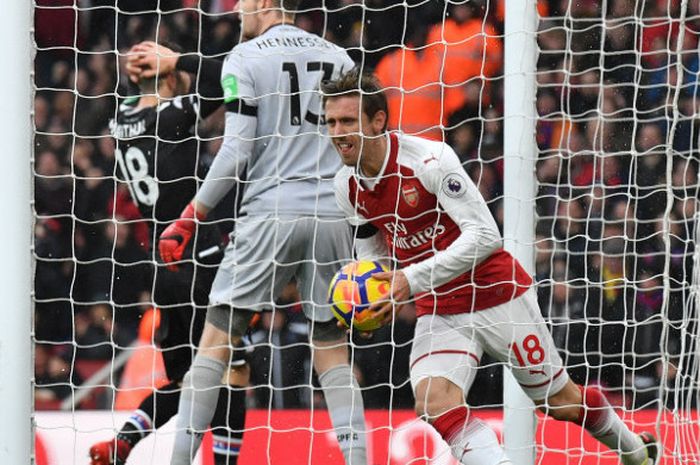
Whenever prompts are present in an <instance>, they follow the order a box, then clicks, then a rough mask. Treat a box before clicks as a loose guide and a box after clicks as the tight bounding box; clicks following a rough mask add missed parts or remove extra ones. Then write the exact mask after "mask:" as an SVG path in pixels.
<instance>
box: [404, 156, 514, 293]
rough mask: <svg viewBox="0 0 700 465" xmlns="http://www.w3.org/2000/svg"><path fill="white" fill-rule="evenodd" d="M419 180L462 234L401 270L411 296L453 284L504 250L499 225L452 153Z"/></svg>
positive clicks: (426, 168)
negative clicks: (431, 254)
mask: <svg viewBox="0 0 700 465" xmlns="http://www.w3.org/2000/svg"><path fill="white" fill-rule="evenodd" d="M418 176H419V178H420V180H421V182H422V183H423V184H424V186H425V187H426V189H428V190H429V191H430V192H432V193H434V194H435V195H436V196H437V199H438V202H439V205H440V206H441V207H442V208H443V209H444V211H445V213H446V214H447V215H449V217H450V218H451V219H452V220H453V221H454V222H455V223H456V224H457V225H458V226H459V229H460V231H461V234H460V235H459V237H458V238H457V239H456V240H455V241H454V242H453V243H452V244H450V245H449V246H448V247H447V248H446V249H444V250H442V251H439V252H436V253H435V255H433V256H432V257H430V258H428V259H426V260H423V261H421V262H418V263H415V264H413V265H409V266H407V267H406V268H404V269H403V270H402V271H403V273H404V275H405V277H406V280H407V281H408V285H409V286H410V289H411V293H412V294H416V293H419V292H427V291H429V290H431V289H434V288H435V287H437V286H440V285H442V284H445V283H447V282H449V281H452V280H453V279H455V278H456V277H458V276H459V275H461V274H464V273H466V272H467V271H469V270H470V269H472V268H473V267H475V266H476V265H478V264H479V263H481V262H482V261H483V260H484V259H486V258H487V257H489V256H490V255H491V254H492V253H493V252H494V251H496V250H497V249H499V248H500V247H502V239H501V235H500V233H499V231H498V227H497V226H496V221H495V220H494V218H493V216H492V215H491V212H490V211H489V209H488V206H487V205H486V202H485V201H484V199H483V197H482V196H481V194H480V193H479V190H478V189H477V187H476V186H475V185H474V183H473V182H472V181H471V179H470V178H469V176H468V175H467V173H466V172H465V171H464V168H463V167H462V165H461V164H460V162H459V159H458V158H457V155H455V153H454V152H453V151H452V149H450V148H449V147H445V150H444V152H443V153H442V155H441V156H440V159H439V160H435V161H432V162H430V163H428V164H427V165H426V167H425V170H424V171H423V172H422V173H419V175H418Z"/></svg>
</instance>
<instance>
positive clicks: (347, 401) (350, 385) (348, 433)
mask: <svg viewBox="0 0 700 465" xmlns="http://www.w3.org/2000/svg"><path fill="white" fill-rule="evenodd" d="M318 380H319V382H320V383H321V387H322V388H323V394H324V396H325V398H326V405H327V406H328V413H329V414H330V417H331V421H332V422H333V427H334V428H335V433H336V436H337V438H338V445H339V446H340V450H341V451H342V452H343V457H345V463H346V465H367V452H366V445H365V435H366V427H365V408H364V403H363V402H362V393H361V392H360V387H359V386H358V384H357V381H356V380H355V377H354V376H353V374H352V369H351V368H350V366H349V365H339V366H336V367H333V368H331V369H330V370H328V371H326V372H325V373H323V374H321V375H320V376H319V377H318Z"/></svg>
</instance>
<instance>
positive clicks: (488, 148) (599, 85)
mask: <svg viewBox="0 0 700 465" xmlns="http://www.w3.org/2000/svg"><path fill="white" fill-rule="evenodd" d="M35 3H36V9H35V21H36V29H35V40H36V47H37V49H36V50H37V53H36V60H35V76H34V83H35V89H36V94H35V99H34V124H35V140H34V172H35V196H34V199H35V202H34V208H35V212H36V225H35V243H34V245H35V249H34V251H35V256H36V276H35V280H36V281H35V302H36V311H35V340H36V358H35V363H36V383H37V405H42V406H45V407H56V406H57V405H58V403H59V402H60V401H61V400H62V399H65V398H66V397H68V396H70V395H71V394H72V390H71V388H70V384H71V383H72V384H73V385H79V384H80V383H81V382H83V381H84V380H86V379H89V378H90V376H92V375H94V373H95V372H96V371H98V369H99V368H100V367H102V366H104V364H107V363H111V362H112V360H114V357H115V356H116V355H117V354H118V353H119V352H120V351H121V350H123V349H124V348H126V347H128V346H129V345H130V344H132V343H133V342H134V340H135V339H136V337H137V332H138V326H139V322H140V319H141V315H142V314H143V313H144V312H145V311H146V310H147V309H148V308H150V306H151V304H150V302H151V300H152V299H151V290H152V285H153V283H152V279H151V273H150V266H151V260H152V257H151V252H150V251H151V247H152V246H153V243H154V238H153V237H149V232H148V228H147V227H146V225H145V224H143V223H142V222H139V213H138V210H137V209H136V207H135V206H134V205H133V204H132V203H131V200H130V198H129V194H128V191H126V190H125V188H124V186H123V185H121V187H120V186H119V185H118V184H117V183H116V182H115V176H114V170H115V166H114V145H113V144H114V143H113V139H112V138H111V137H110V135H109V132H108V129H107V125H108V121H109V119H110V118H111V117H113V116H114V114H115V109H116V106H117V104H118V101H119V99H120V98H121V97H124V96H126V95H127V85H126V84H127V83H126V80H125V79H126V78H125V77H126V73H125V70H124V65H125V54H126V52H127V51H128V49H129V48H130V47H131V46H132V45H134V44H136V43H138V42H140V41H142V40H157V41H159V42H162V41H168V42H171V43H175V44H178V46H180V47H181V48H182V50H183V51H184V52H199V53H201V54H203V55H206V56H212V57H223V56H224V55H225V54H226V52H228V51H229V50H230V49H231V47H233V46H234V45H235V44H236V43H237V41H238V35H239V26H238V19H237V17H236V15H235V14H232V13H231V11H232V10H233V8H234V6H235V3H236V0H160V1H157V0H78V1H77V2H75V3H76V4H77V8H74V1H73V0H36V2H35ZM602 5H605V8H606V9H605V10H603V9H602V7H601V2H595V1H591V0H578V1H576V2H569V1H568V0H550V1H540V2H539V3H538V10H539V14H540V16H541V18H540V23H539V32H538V34H537V39H538V44H539V47H540V54H539V62H538V67H537V83H538V93H537V101H536V108H537V112H538V114H539V119H538V123H537V133H536V137H537V145H538V148H539V153H538V158H537V160H538V161H537V172H536V176H537V181H538V195H537V201H536V205H537V223H536V224H537V229H536V242H535V244H534V246H535V248H536V280H537V282H538V283H539V285H538V293H539V300H540V304H541V308H542V311H543V313H544V315H545V316H546V317H547V318H548V321H550V322H551V327H552V331H553V334H554V338H555V341H556V343H557V345H558V346H559V348H560V349H561V351H562V354H563V355H564V357H565V361H567V363H568V365H569V366H570V373H571V374H572V376H573V378H574V380H576V381H577V382H588V383H592V382H593V383H596V382H597V383H599V384H601V385H602V386H603V387H605V388H607V389H608V393H609V395H611V397H612V398H613V399H616V400H617V401H618V402H619V403H621V404H624V405H627V406H636V407H641V406H656V405H658V402H661V403H663V404H665V405H667V406H673V405H677V404H674V403H677V402H681V401H682V399H686V398H687V399H690V398H691V397H692V396H690V395H689V390H690V389H693V388H694V386H695V383H694V381H693V380H692V379H691V378H692V376H691V375H690V374H688V373H692V370H691V367H692V366H693V364H694V363H695V362H696V361H695V360H694V359H693V358H692V357H689V356H688V353H689V352H691V349H692V347H693V346H692V341H693V339H692V338H691V337H690V336H689V335H690V334H694V333H696V332H697V328H695V324H696V323H697V316H696V315H695V313H694V312H695V309H694V308H693V306H692V304H690V303H689V302H690V299H689V292H690V282H691V273H692V268H691V267H692V255H693V240H694V234H695V229H696V227H697V224H696V219H697V212H698V194H699V192H698V158H699V157H698V135H699V132H698V123H697V117H696V115H697V114H698V112H699V110H700V108H699V107H700V98H699V97H698V90H700V89H699V88H698V85H699V82H698V79H699V72H700V54H699V53H698V38H699V34H700V6H699V4H698V2H688V6H687V11H683V10H681V2H680V1H678V0H653V1H648V2H642V3H640V2H635V1H633V0H610V1H608V2H603V3H602ZM297 24H298V25H299V26H300V27H302V28H304V29H307V30H310V31H313V32H316V33H318V34H321V35H324V36H325V37H327V38H329V39H330V40H332V41H333V42H335V43H338V44H339V45H342V46H344V47H346V48H348V49H349V51H350V54H351V56H352V57H353V59H355V60H356V61H357V62H358V63H361V64H362V65H363V66H364V67H365V69H367V70H369V69H373V70H375V71H376V73H377V75H378V76H379V77H380V79H381V80H382V82H383V84H384V85H385V86H386V88H387V93H388V96H389V103H390V118H391V120H390V122H391V124H392V126H393V127H394V128H399V129H401V130H404V131H406V132H409V133H417V134H421V135H423V136H425V137H431V138H445V139H446V140H447V141H448V142H449V143H450V144H451V145H452V147H453V148H454V149H455V151H456V152H457V153H458V155H459V157H460V159H461V160H462V162H463V164H464V165H465V168H466V169H467V172H468V173H469V174H470V175H471V176H472V178H473V180H474V181H475V182H476V183H477V185H478V187H479V190H480V191H481V193H482V195H483V196H484V198H485V199H486V201H487V202H488V204H489V206H490V208H491V210H492V212H493V214H494V216H495V217H496V219H497V221H498V223H499V225H502V223H503V169H504V168H503V166H504V164H503V137H504V135H503V122H504V118H503V94H504V88H503V37H504V0H488V1H487V0H471V1H469V2H445V1H436V0H429V1H427V2H426V1H423V2H419V1H416V0H409V1H407V2H406V1H400V2H399V1H398V0H390V1H378V0H366V1H364V2H360V1H356V0H325V1H322V0H306V1H304V2H303V3H302V6H301V13H300V14H298V17H297ZM222 122H223V117H222V114H221V113H215V114H214V115H213V116H211V117H210V118H208V119H207V120H206V121H205V122H203V124H201V125H199V127H198V134H197V136H198V137H199V140H200V146H199V149H200V156H201V158H202V160H204V161H205V164H206V162H207V161H209V162H210V161H211V159H212V158H213V157H214V155H215V154H216V151H217V148H218V146H219V144H220V139H219V138H218V136H220V135H221V134H222V132H223V128H222ZM297 300H298V299H296V294H295V291H294V289H293V286H292V287H291V288H290V290H289V291H288V292H286V293H285V295H284V296H283V298H281V300H280V302H278V307H277V308H276V309H275V311H274V312H271V313H269V314H267V315H266V316H265V318H263V319H262V321H261V323H260V324H259V326H258V328H257V329H256V330H255V331H254V333H253V334H252V335H251V338H252V340H253V343H254V346H255V347H256V350H255V351H254V353H253V354H252V355H251V358H252V360H253V367H254V368H253V373H254V375H253V376H254V380H253V384H256V385H258V386H261V387H259V388H258V389H254V390H253V391H254V392H253V394H251V404H252V405H258V406H263V407H266V406H267V405H273V406H275V407H304V406H309V405H310V404H311V403H317V402H321V401H322V400H321V399H320V398H319V396H317V395H315V392H314V390H313V389H309V388H311V387H312V386H313V384H312V383H311V380H312V375H311V369H310V363H309V351H308V347H307V346H304V344H303V343H304V342H306V341H307V329H306V326H305V324H304V319H303V316H302V315H301V313H300V312H299V307H298V302H297ZM414 320H415V317H413V316H412V315H411V312H410V311H404V312H402V313H401V317H400V319H399V321H397V323H396V324H395V325H394V326H393V327H389V328H383V329H381V330H380V331H378V332H377V333H376V334H375V336H374V337H373V338H372V339H369V340H364V339H358V340H356V341H355V342H356V347H357V350H356V351H355V353H354V355H353V361H354V363H355V366H356V367H357V371H358V375H359V376H358V378H359V379H360V380H361V384H362V386H363V388H364V389H365V391H364V392H365V394H366V405H367V406H368V407H378V408H384V407H386V406H387V405H393V406H395V407H410V406H411V405H412V399H411V392H410V386H409V383H408V380H407V375H408V354H409V352H410V341H411V335H412V330H413V324H414ZM299 343H302V344H299ZM256 367H261V368H260V369H256ZM256 372H257V374H255V373H256ZM501 373H502V369H501V367H500V366H498V365H496V364H494V363H492V362H491V361H489V360H488V359H485V360H484V367H483V368H482V369H480V373H479V375H478V377H477V381H476V383H477V385H478V383H488V385H489V386H490V388H489V389H476V390H472V394H471V397H470V399H469V402H470V403H471V405H474V406H479V405H486V406H488V405H496V404H498V403H500V402H501V401H502V399H501V394H500V393H501V389H500V383H501V378H502V374H501ZM107 382H108V383H109V382H115V383H116V381H107ZM659 386H661V387H659ZM107 391H109V390H107ZM660 393H661V398H660V396H659V394H660ZM108 402H109V401H108V396H105V397H103V398H102V399H93V402H92V403H91V404H82V406H83V407H86V406H90V407H95V406H98V407H99V406H102V407H106V406H107V407H108V406H109V405H110V404H109V403H108Z"/></svg>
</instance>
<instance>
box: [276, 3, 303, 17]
mask: <svg viewBox="0 0 700 465" xmlns="http://www.w3.org/2000/svg"><path fill="white" fill-rule="evenodd" d="M275 3H277V5H278V6H279V7H280V8H282V10H283V11H284V14H286V15H292V16H293V15H295V14H296V12H297V10H298V9H299V4H300V3H301V0H275Z"/></svg>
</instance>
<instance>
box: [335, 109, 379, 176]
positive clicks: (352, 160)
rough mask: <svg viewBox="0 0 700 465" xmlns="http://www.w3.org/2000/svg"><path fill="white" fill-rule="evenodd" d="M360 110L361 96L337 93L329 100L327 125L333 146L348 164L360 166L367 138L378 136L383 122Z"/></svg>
mask: <svg viewBox="0 0 700 465" xmlns="http://www.w3.org/2000/svg"><path fill="white" fill-rule="evenodd" d="M378 124H379V123H378V122H377V118H376V117H375V118H374V119H373V120H370V118H369V117H368V116H367V114H366V113H364V112H363V111H361V107H360V97H358V96H347V97H336V98H331V99H328V100H327V101H326V125H327V126H328V135H329V136H330V137H331V140H332V141H333V146H335V149H336V150H337V151H338V154H340V158H341V160H342V161H343V163H344V164H345V165H348V166H357V163H358V161H359V160H360V158H361V156H362V154H364V153H365V152H366V150H368V144H367V141H368V140H376V138H377V136H378V135H379V134H381V132H382V128H383V123H381V124H379V125H378Z"/></svg>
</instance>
